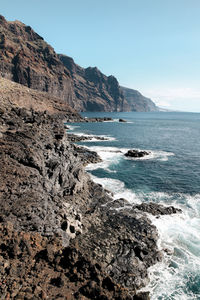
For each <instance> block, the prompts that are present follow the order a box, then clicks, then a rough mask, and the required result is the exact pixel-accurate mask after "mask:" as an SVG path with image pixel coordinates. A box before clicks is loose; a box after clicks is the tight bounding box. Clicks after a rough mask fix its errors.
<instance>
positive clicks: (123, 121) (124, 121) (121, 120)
mask: <svg viewBox="0 0 200 300" xmlns="http://www.w3.org/2000/svg"><path fill="white" fill-rule="evenodd" d="M119 122H122V123H126V122H127V121H126V120H124V119H119Z"/></svg>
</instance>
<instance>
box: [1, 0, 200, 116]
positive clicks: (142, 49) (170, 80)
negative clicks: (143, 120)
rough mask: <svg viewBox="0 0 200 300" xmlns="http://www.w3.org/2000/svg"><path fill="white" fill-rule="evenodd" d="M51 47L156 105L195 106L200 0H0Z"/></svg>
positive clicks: (199, 94) (199, 89)
mask: <svg viewBox="0 0 200 300" xmlns="http://www.w3.org/2000/svg"><path fill="white" fill-rule="evenodd" d="M0 13H1V14H2V15H4V16H5V17H6V19H7V20H16V19H18V20H20V21H22V22H24V23H25V24H27V25H30V26H31V27H33V29H34V30H35V31H36V32H38V33H39V34H40V35H41V36H43V38H44V39H45V40H46V41H47V42H48V43H49V44H51V45H52V46H53V47H54V49H55V51H56V52H58V53H63V54H66V55H69V56H71V57H73V58H74V60H75V62H76V63H78V64H79V65H81V66H82V67H88V66H97V67H98V68H99V69H100V70H101V71H102V72H103V73H105V74H106V75H110V74H112V75H114V76H116V77H117V79H118V81H119V83H120V84H121V85H124V86H127V87H130V88H134V89H137V90H139V91H140V92H142V93H143V94H144V95H145V96H149V97H151V98H152V100H154V101H155V102H156V103H158V104H159V105H161V106H165V107H167V108H170V109H178V110H186V111H198V112H200V0H57V1H52V0H17V1H16V0H6V1H1V11H0Z"/></svg>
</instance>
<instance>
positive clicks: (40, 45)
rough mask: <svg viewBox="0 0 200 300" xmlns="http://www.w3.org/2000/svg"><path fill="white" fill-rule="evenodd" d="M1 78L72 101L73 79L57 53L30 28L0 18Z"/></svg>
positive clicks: (17, 22)
mask: <svg viewBox="0 0 200 300" xmlns="http://www.w3.org/2000/svg"><path fill="white" fill-rule="evenodd" d="M0 54H1V59H0V75H1V76H2V77H5V78H8V79H11V80H13V81H15V82H18V83H21V84H23V85H26V86H27V87H30V88H33V89H37V90H40V91H44V92H48V93H49V94H51V95H53V96H56V97H60V98H62V99H65V100H66V101H67V102H68V103H69V104H70V103H72V102H73V89H72V80H71V77H70V74H69V72H68V70H67V69H66V68H65V67H64V66H63V64H62V63H61V61H60V60H59V58H58V56H57V54H56V53H55V51H54V50H53V48H52V47H51V46H49V45H48V44H47V43H46V42H45V41H44V40H43V38H42V37H41V36H39V35H38V34H37V33H35V32H34V31H33V29H32V28H31V27H30V26H26V25H25V24H23V23H21V22H19V21H15V22H7V21H6V20H5V18H4V17H3V16H0Z"/></svg>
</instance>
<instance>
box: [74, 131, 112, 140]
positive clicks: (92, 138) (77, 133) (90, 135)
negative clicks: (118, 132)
mask: <svg viewBox="0 0 200 300" xmlns="http://www.w3.org/2000/svg"><path fill="white" fill-rule="evenodd" d="M73 134H74V135H77V136H86V137H88V138H91V139H90V140H85V141H84V143H85V142H94V141H95V142H102V141H115V140H116V139H115V138H114V137H112V136H108V135H93V134H86V133H83V132H75V133H73ZM98 138H103V139H105V140H101V139H98Z"/></svg>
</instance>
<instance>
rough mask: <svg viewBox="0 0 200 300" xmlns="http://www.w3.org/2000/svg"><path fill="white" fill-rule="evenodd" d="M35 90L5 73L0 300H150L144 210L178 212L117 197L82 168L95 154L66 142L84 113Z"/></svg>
mask: <svg viewBox="0 0 200 300" xmlns="http://www.w3.org/2000/svg"><path fill="white" fill-rule="evenodd" d="M35 93H36V92H35V91H33V90H31V89H28V88H23V87H22V86H19V85H17V84H14V83H11V82H9V81H6V80H3V79H1V82H0V100H1V101H0V103H1V104H0V172H1V176H0V299H105V300H106V299H149V296H148V293H139V292H138V290H139V289H140V288H141V287H144V286H145V285H146V284H147V283H148V273H147V272H148V267H150V266H151V265H153V264H155V263H157V262H158V261H160V260H161V258H162V255H161V253H160V252H159V251H158V248H157V239H158V234H157V230H156V228H155V226H153V225H152V223H151V222H150V220H149V219H148V218H147V215H146V214H145V212H148V213H152V212H153V211H156V214H157V215H159V214H164V213H174V212H176V211H174V210H173V209H168V210H167V209H166V210H165V208H164V207H161V208H160V209H158V208H159V206H156V207H155V204H154V205H153V204H151V206H148V205H145V207H143V206H137V207H134V206H133V207H130V204H128V202H127V201H126V200H125V199H119V200H117V201H113V199H112V198H111V196H110V194H109V193H108V192H107V191H105V190H104V189H103V188H102V186H100V185H98V184H95V183H94V182H92V181H91V179H90V177H89V175H88V174H87V173H86V172H85V170H84V167H83V166H84V165H86V164H87V163H89V162H95V161H97V162H98V161H99V159H100V158H99V157H98V156H97V155H96V154H94V153H90V152H89V151H88V150H84V149H83V148H80V147H78V146H75V145H73V144H72V143H71V141H70V140H69V139H68V136H67V133H66V130H65V128H64V125H63V120H64V119H65V120H68V121H72V120H73V118H74V121H77V120H80V119H79V117H80V116H79V117H78V114H76V113H75V112H74V111H73V110H72V109H70V108H69V107H68V108H67V107H63V106H62V107H63V109H62V110H60V109H58V107H60V105H59V106H58V107H57V106H56V105H53V104H52V103H55V102H54V100H55V98H53V99H54V100H52V98H51V97H50V96H45V94H44V93H41V94H35ZM45 97H46V98H45ZM44 99H45V104H44V102H43V101H44ZM38 101H39V102H41V105H38ZM52 101H53V102H52ZM57 101H58V100H57ZM30 104H31V105H30ZM63 105H64V104H63ZM80 118H81V117H80ZM119 208H120V209H119Z"/></svg>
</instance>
